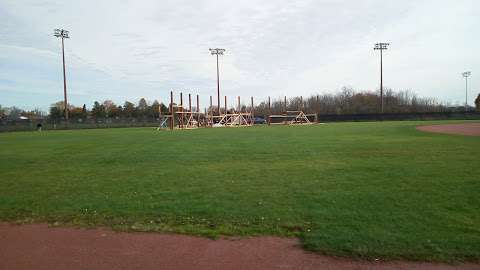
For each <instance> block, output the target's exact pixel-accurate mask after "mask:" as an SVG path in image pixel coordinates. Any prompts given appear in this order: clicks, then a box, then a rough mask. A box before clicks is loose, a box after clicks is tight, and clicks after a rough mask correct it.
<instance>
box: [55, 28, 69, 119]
mask: <svg viewBox="0 0 480 270" xmlns="http://www.w3.org/2000/svg"><path fill="white" fill-rule="evenodd" d="M53 35H54V36H55V37H58V38H61V39H62V60H63V102H64V103H65V104H64V105H65V121H67V123H68V101H67V78H66V76H65V49H64V42H63V40H64V39H66V38H70V32H69V31H67V30H64V29H55V30H53Z"/></svg>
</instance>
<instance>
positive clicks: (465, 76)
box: [462, 71, 472, 112]
mask: <svg viewBox="0 0 480 270" xmlns="http://www.w3.org/2000/svg"><path fill="white" fill-rule="evenodd" d="M471 74H472V73H471V72H470V71H465V72H463V73H462V76H463V77H464V78H465V112H467V111H468V77H469V76H470V75H471Z"/></svg>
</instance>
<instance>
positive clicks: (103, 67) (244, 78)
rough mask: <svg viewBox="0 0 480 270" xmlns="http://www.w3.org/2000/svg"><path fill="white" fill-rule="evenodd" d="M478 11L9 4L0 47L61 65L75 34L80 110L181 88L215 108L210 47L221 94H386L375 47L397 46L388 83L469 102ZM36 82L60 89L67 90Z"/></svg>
mask: <svg viewBox="0 0 480 270" xmlns="http://www.w3.org/2000/svg"><path fill="white" fill-rule="evenodd" d="M479 8H480V4H478V3H477V2H476V1H474V0H461V1H448V0H445V1H433V0H424V1H401V2H400V1H380V0H365V1H346V0H344V1H332V0H322V1H320V0H316V1H315V0H298V1H286V0H280V1H278V0H268V1H267V0H265V1H254V0H248V1H237V2H233V1H219V0H218V1H215V0H199V1H193V0H190V1H187V0H184V1H178V0H177V1H154V0H145V1H113V0H110V1H107V0H106V1H81V2H71V1H45V2H39V1H19V0H7V1H2V3H0V15H2V17H4V18H7V19H6V20H2V21H3V22H2V23H0V49H1V50H2V52H3V51H4V50H5V48H8V50H9V51H13V52H12V54H11V55H4V56H2V61H3V62H4V63H5V64H3V65H2V66H0V69H1V71H2V72H3V73H5V71H8V70H9V65H18V62H17V60H16V59H18V56H17V54H23V53H27V54H29V55H30V59H31V61H32V62H35V65H41V64H42V63H44V62H45V61H46V60H45V59H47V58H48V59H50V58H52V57H54V54H58V53H59V50H60V48H59V41H58V40H56V39H55V38H54V37H53V36H52V31H53V29H54V28H57V27H64V28H65V29H68V30H70V31H71V39H70V40H67V41H66V53H67V67H68V68H69V69H71V70H69V80H70V82H71V83H70V92H71V93H72V95H75V93H77V94H78V95H80V93H81V95H82V96H81V97H78V100H77V102H90V103H91V102H93V100H96V99H102V98H108V97H109V95H115V97H113V98H117V99H118V101H117V102H119V101H122V99H126V98H129V99H134V98H139V97H141V96H145V97H147V98H149V99H155V98H160V99H166V98H167V96H168V93H169V91H170V90H171V89H178V90H180V89H194V90H192V91H195V92H198V93H200V94H201V95H202V103H203V104H206V103H207V100H208V95H215V85H216V84H215V78H216V76H215V70H216V67H215V59H214V57H213V56H211V55H209V53H208V48H210V47H224V48H226V49H227V52H226V55H225V56H223V57H222V58H221V61H220V62H221V78H222V83H221V85H222V94H226V95H229V96H234V95H242V96H244V97H246V96H250V95H254V96H256V97H258V98H264V97H266V96H268V95H271V96H280V95H284V94H286V95H294V94H302V95H307V94H311V93H314V92H316V91H329V92H331V91H335V90H338V89H340V88H341V87H342V86H344V85H350V86H352V87H354V88H357V89H369V90H374V89H377V88H378V61H379V59H378V53H377V52H375V51H373V49H372V47H373V44H374V43H375V42H378V41H387V42H391V47H390V49H389V50H388V51H387V52H386V53H385V62H384V63H385V69H384V71H385V85H387V86H389V87H392V88H394V89H412V90H414V91H415V92H417V93H418V94H420V95H427V96H436V97H438V98H439V99H441V100H446V101H457V100H459V101H461V100H463V96H462V94H463V91H462V89H463V81H462V78H461V76H460V72H462V71H464V70H465V69H470V70H472V77H471V79H472V82H471V89H472V91H471V97H470V99H472V98H473V96H474V90H476V92H479V91H480V87H479V86H480V84H479V83H477V81H478V80H475V79H474V78H475V76H476V75H475V74H476V73H475V70H478V67H479V64H480V58H479V56H478V54H476V53H475V51H474V50H475V49H476V48H478V46H479V45H480V44H479V43H480V41H479V38H478V37H477V36H476V35H475V34H474V33H475V31H476V30H477V29H478V28H479V27H480V21H479V20H478V19H477V18H476V13H477V12H478V11H479V10H480V9H479ZM13 48H15V49H13ZM49 61H54V62H55V61H56V60H55V59H54V60H49ZM49 61H47V62H49ZM24 63H25V62H22V64H24ZM55 63H58V62H55ZM49 65H50V64H49ZM59 68H60V67H58V68H51V67H49V68H45V72H58V71H59V70H60V69H59ZM77 73H78V74H77ZM9 76H11V77H13V79H15V78H17V76H15V74H11V75H10V74H8V73H7V77H9ZM47 77H52V78H55V79H57V78H58V76H56V75H52V74H50V75H49V76H47ZM26 78H27V79H28V78H29V77H28V74H26ZM31 80H32V81H31V82H29V85H35V84H39V87H38V88H43V89H44V90H42V91H50V92H51V93H57V92H58V89H56V88H54V87H52V85H58V83H60V84H61V82H58V81H55V82H54V83H47V82H45V81H42V80H37V79H35V76H32V78H31ZM131 87H134V88H135V89H131ZM0 89H1V85H0ZM9 89H10V91H11V89H12V85H11V84H10V85H9ZM25 89H26V90H25V91H28V89H27V88H25ZM90 89H92V90H90ZM22 91H24V90H22ZM9 96H11V95H9ZM258 98H257V99H258ZM231 99H232V98H231ZM1 100H2V92H0V103H1ZM72 101H73V102H75V101H76V100H75V96H74V98H73V100H72ZM29 102H30V103H34V102H36V101H35V99H32V100H31V101H29ZM17 105H22V104H17Z"/></svg>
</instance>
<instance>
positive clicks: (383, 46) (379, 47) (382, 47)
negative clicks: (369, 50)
mask: <svg viewBox="0 0 480 270" xmlns="http://www.w3.org/2000/svg"><path fill="white" fill-rule="evenodd" d="M389 45H390V43H384V42H380V43H375V47H374V48H373V49H374V50H380V104H381V105H380V106H381V112H382V113H383V50H386V49H387V47H388V46H389Z"/></svg>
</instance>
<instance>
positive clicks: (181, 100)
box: [178, 92, 183, 128]
mask: <svg viewBox="0 0 480 270" xmlns="http://www.w3.org/2000/svg"><path fill="white" fill-rule="evenodd" d="M180 112H181V113H180V118H179V120H180V121H179V123H178V125H179V127H180V128H183V93H182V92H180Z"/></svg>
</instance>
